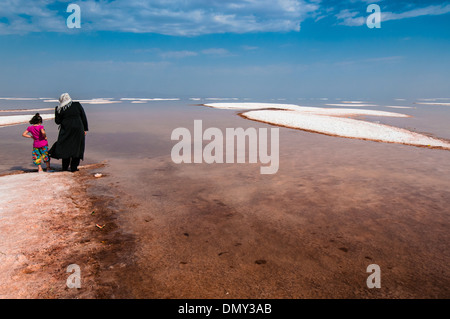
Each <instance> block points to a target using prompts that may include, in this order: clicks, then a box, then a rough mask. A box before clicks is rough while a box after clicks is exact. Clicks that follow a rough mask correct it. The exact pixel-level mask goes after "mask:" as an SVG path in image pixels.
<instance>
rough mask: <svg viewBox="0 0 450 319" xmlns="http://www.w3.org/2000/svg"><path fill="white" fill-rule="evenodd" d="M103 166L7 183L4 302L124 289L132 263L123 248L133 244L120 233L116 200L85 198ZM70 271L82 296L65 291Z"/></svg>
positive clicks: (1, 273) (1, 219)
mask: <svg viewBox="0 0 450 319" xmlns="http://www.w3.org/2000/svg"><path fill="white" fill-rule="evenodd" d="M103 166H104V165H102V164H99V165H87V166H85V167H83V168H81V169H80V171H79V172H77V173H74V174H72V173H69V172H54V173H33V172H29V173H18V174H13V175H6V176H2V177H0V181H1V186H0V191H1V196H0V202H1V208H0V239H1V240H0V282H1V285H0V299H61V298H63V299H72V298H75V299H78V298H80V299H81V298H83V299H92V298H114V296H115V290H117V289H122V287H119V285H118V284H117V281H116V278H117V277H118V273H119V272H120V271H121V270H122V269H126V267H127V266H128V264H130V262H131V259H130V258H129V256H128V254H127V252H128V250H127V249H123V247H124V246H130V242H132V239H131V238H127V237H125V236H123V235H121V234H120V232H118V230H117V229H118V226H117V225H116V224H115V220H114V214H117V213H118V212H117V207H115V206H114V202H115V200H114V198H112V197H111V194H110V193H109V192H107V191H103V192H102V194H104V195H102V196H90V195H88V193H87V191H86V190H87V188H90V189H95V185H96V181H97V180H98V179H99V178H95V177H93V173H92V171H93V170H95V171H96V170H99V169H101V168H102V167H103ZM104 177H106V176H104ZM101 178H103V176H102V177H101ZM97 224H98V225H99V226H101V227H102V228H101V229H100V228H99V227H97V226H96V225H97ZM71 264H76V265H78V266H79V267H80V270H81V273H80V275H81V288H79V289H78V288H69V287H68V286H67V284H66V281H67V279H68V277H69V276H70V275H71V274H72V273H68V272H67V267H68V266H69V265H71Z"/></svg>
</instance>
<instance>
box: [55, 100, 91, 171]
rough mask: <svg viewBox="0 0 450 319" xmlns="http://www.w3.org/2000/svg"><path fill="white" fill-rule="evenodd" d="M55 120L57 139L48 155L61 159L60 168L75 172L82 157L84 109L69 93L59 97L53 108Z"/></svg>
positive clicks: (85, 128)
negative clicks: (57, 126)
mask: <svg viewBox="0 0 450 319" xmlns="http://www.w3.org/2000/svg"><path fill="white" fill-rule="evenodd" d="M55 122H56V124H58V125H59V135H58V140H57V141H56V142H55V144H53V146H52V148H51V149H50V151H49V155H50V157H53V158H56V159H62V170H63V171H68V170H69V167H70V171H72V172H75V171H77V170H78V165H79V164H80V160H83V158H84V145H85V135H86V132H87V131H88V122H87V118H86V114H85V113H84V109H83V107H82V106H81V104H80V103H79V102H74V101H72V99H71V98H70V96H69V94H67V93H64V94H62V95H61V97H60V98H59V105H58V106H57V107H56V108H55Z"/></svg>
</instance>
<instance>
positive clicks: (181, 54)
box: [160, 50, 198, 59]
mask: <svg viewBox="0 0 450 319" xmlns="http://www.w3.org/2000/svg"><path fill="white" fill-rule="evenodd" d="M197 55H198V53H197V52H193V51H187V50H183V51H168V52H161V53H160V56H161V57H163V58H166V59H170V58H175V59H181V58H185V57H190V56H197Z"/></svg>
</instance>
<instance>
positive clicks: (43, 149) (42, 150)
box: [22, 113, 50, 173]
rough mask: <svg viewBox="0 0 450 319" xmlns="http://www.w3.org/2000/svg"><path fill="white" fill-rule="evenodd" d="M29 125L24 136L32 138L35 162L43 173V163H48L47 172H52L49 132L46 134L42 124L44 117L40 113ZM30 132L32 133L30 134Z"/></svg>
mask: <svg viewBox="0 0 450 319" xmlns="http://www.w3.org/2000/svg"><path fill="white" fill-rule="evenodd" d="M30 124H31V126H29V127H28V128H27V129H26V130H25V132H23V134H22V136H23V137H26V138H32V139H33V140H34V143H33V163H34V165H36V166H37V167H38V172H39V173H42V172H43V170H42V166H41V164H42V163H43V162H44V163H45V164H46V165H47V172H50V158H49V157H48V142H47V134H45V130H44V126H42V117H41V116H40V115H39V113H36V115H35V116H33V118H32V119H31V120H30ZM28 134H31V136H30V135H28Z"/></svg>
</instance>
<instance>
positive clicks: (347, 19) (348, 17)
mask: <svg viewBox="0 0 450 319" xmlns="http://www.w3.org/2000/svg"><path fill="white" fill-rule="evenodd" d="M449 12H450V4H447V5H445V4H443V5H430V6H427V7H423V8H415V9H410V10H407V11H404V12H400V13H394V12H384V11H383V10H382V11H381V22H386V21H390V20H401V19H406V18H416V17H421V16H435V15H442V14H447V13H449ZM367 15H369V14H367ZM336 18H337V20H338V21H339V24H341V25H346V26H362V25H364V24H365V23H366V18H367V16H361V13H360V12H358V11H352V10H350V9H344V10H341V11H340V12H339V13H337V14H336Z"/></svg>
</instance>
